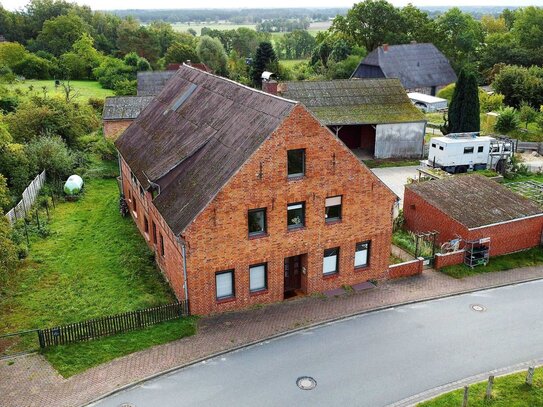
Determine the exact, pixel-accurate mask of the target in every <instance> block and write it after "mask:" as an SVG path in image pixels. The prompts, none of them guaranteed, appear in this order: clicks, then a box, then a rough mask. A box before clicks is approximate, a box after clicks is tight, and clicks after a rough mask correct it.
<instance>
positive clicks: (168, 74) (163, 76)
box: [137, 70, 176, 96]
mask: <svg viewBox="0 0 543 407" xmlns="http://www.w3.org/2000/svg"><path fill="white" fill-rule="evenodd" d="M175 72H176V71H175V70H173V71H146V72H138V76H137V81H138V96H156V95H158V94H159V93H160V92H161V91H162V89H163V88H164V86H165V85H166V83H167V82H168V81H169V80H170V79H171V78H172V77H173V76H174V75H175Z"/></svg>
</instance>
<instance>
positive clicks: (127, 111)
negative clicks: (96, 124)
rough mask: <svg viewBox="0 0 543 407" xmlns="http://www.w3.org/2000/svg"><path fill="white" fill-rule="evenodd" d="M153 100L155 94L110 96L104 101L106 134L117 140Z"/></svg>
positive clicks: (103, 119) (103, 116) (107, 136)
mask: <svg viewBox="0 0 543 407" xmlns="http://www.w3.org/2000/svg"><path fill="white" fill-rule="evenodd" d="M151 100H153V96H109V97H107V98H106V99H105V101H104V110H103V111H102V121H103V124H104V136H105V137H106V138H108V139H112V140H115V139H116V138H117V137H118V136H119V135H120V134H121V133H122V132H123V131H124V130H126V128H127V127H128V126H130V124H131V123H132V122H133V121H134V120H135V119H136V118H137V117H138V115H139V114H140V112H141V111H142V110H143V109H144V108H145V107H146V106H147V105H148V104H149V103H150V102H151Z"/></svg>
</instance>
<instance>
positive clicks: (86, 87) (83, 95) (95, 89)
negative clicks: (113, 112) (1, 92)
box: [6, 79, 114, 101]
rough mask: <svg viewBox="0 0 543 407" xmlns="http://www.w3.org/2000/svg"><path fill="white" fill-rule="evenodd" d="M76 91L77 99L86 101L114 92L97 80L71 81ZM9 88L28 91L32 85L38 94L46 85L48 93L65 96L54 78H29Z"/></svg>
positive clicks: (8, 86) (111, 94)
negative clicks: (104, 87) (56, 85)
mask: <svg viewBox="0 0 543 407" xmlns="http://www.w3.org/2000/svg"><path fill="white" fill-rule="evenodd" d="M70 85H72V86H73V87H74V89H75V91H76V92H78V93H79V96H78V98H77V99H76V100H82V101H86V100H87V99H89V98H97V99H104V98H105V97H106V96H113V95H114V93H113V91H112V90H110V89H103V88H102V86H101V85H100V84H99V83H98V82H95V81H70ZM6 86H7V88H8V89H11V90H15V89H20V90H21V91H23V92H27V91H28V90H29V87H30V86H32V87H33V90H34V92H37V93H38V94H43V93H42V92H43V91H42V88H43V87H44V86H45V87H46V88H47V94H48V95H60V96H64V91H63V90H62V87H61V86H59V87H58V88H55V81H54V80H52V79H51V80H34V79H28V80H26V81H24V82H17V83H14V84H11V85H6Z"/></svg>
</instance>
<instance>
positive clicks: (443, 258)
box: [434, 250, 464, 270]
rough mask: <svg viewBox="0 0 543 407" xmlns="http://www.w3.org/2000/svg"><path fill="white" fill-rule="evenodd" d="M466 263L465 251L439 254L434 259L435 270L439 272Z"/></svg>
mask: <svg viewBox="0 0 543 407" xmlns="http://www.w3.org/2000/svg"><path fill="white" fill-rule="evenodd" d="M463 261H464V250H458V251H456V252H451V253H446V254H441V253H437V254H436V255H435V258H434V269H435V270H439V269H441V268H443V267H447V266H452V265H454V264H461V263H462V262H463Z"/></svg>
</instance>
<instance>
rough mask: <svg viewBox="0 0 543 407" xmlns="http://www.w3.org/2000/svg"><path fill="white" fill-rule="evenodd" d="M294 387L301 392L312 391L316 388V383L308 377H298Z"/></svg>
mask: <svg viewBox="0 0 543 407" xmlns="http://www.w3.org/2000/svg"><path fill="white" fill-rule="evenodd" d="M296 385H297V386H298V387H299V388H300V389H302V390H313V389H314V388H315V387H317V381H316V380H315V379H313V378H312V377H309V376H302V377H298V379H297V380H296Z"/></svg>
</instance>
